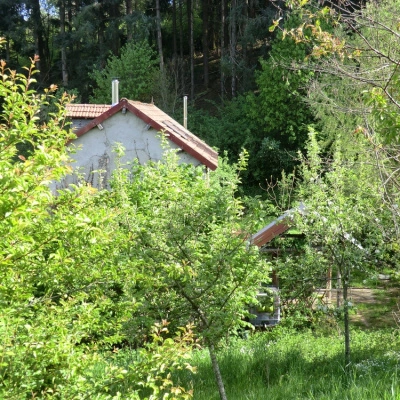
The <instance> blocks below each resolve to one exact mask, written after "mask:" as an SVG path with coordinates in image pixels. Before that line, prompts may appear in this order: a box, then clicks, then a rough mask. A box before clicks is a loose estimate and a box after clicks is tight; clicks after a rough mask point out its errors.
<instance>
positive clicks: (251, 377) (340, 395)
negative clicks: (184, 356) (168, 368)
mask: <svg viewBox="0 0 400 400" xmlns="http://www.w3.org/2000/svg"><path fill="white" fill-rule="evenodd" d="M343 359H344V356H343V338H342V337H341V336H339V335H335V336H316V335H315V333H312V332H305V333H296V332H279V331H278V330H276V333H264V334H257V335H253V336H252V337H251V338H250V339H247V340H244V339H237V340H234V341H232V342H231V343H230V344H229V345H227V346H226V347H225V348H224V349H223V350H222V351H221V352H220V357H219V361H220V366H221V372H222V375H223V378H224V381H225V385H226V390H227V396H228V399H230V400H232V399H237V400H246V399H260V400H261V399H272V400H274V399H276V400H278V399H338V400H339V399H340V400H343V399H352V400H353V399H355V400H358V399H360V400H361V399H362V400H366V399H368V400H372V399H379V400H381V399H396V400H397V399H400V374H398V367H399V365H400V364H399V363H400V338H399V335H398V334H397V332H396V331H395V330H379V331H374V332H365V331H355V332H353V333H352V365H351V366H350V367H349V368H348V371H349V372H348V373H345V372H344V366H343ZM192 363H193V364H194V365H195V366H196V367H197V373H196V374H191V373H189V372H184V373H181V374H180V375H179V376H178V377H177V378H178V379H179V382H180V384H182V385H183V386H193V388H194V399H195V400H212V399H216V400H217V399H219V396H218V390H217V387H216V384H215V379H214V376H213V373H212V369H211V365H210V361H209V358H208V353H207V352H206V351H205V350H202V351H196V352H195V353H194V355H193V361H192Z"/></svg>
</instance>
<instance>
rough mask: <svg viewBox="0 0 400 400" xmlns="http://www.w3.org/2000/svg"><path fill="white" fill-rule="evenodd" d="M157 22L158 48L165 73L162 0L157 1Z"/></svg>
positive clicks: (161, 67)
mask: <svg viewBox="0 0 400 400" xmlns="http://www.w3.org/2000/svg"><path fill="white" fill-rule="evenodd" d="M156 21H157V47H158V56H159V57H160V71H161V74H163V73H164V57H163V48H162V36H161V14H160V0H156Z"/></svg>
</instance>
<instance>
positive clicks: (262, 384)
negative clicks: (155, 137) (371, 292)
mask: <svg viewBox="0 0 400 400" xmlns="http://www.w3.org/2000/svg"><path fill="white" fill-rule="evenodd" d="M263 4H264V3H261V2H258V1H256V0H254V1H239V0H235V1H233V0H232V1H226V0H221V1H219V2H212V4H211V2H210V1H207V0H204V1H201V2H198V1H194V0H192V1H187V2H182V1H172V2H170V1H156V2H154V4H152V2H147V1H135V2H132V1H129V0H126V1H125V2H122V1H105V0H104V1H83V2H74V1H68V0H65V1H64V0H61V1H57V2H52V1H38V0H30V1H3V2H0V7H1V10H2V14H1V17H0V32H1V35H3V36H4V37H5V39H4V43H2V44H3V47H2V52H3V53H2V57H3V58H4V60H2V61H1V76H2V79H1V81H0V105H1V114H0V235H1V237H2V240H1V241H0V268H1V269H0V273H1V277H0V278H1V279H0V310H1V318H0V337H1V342H0V353H1V358H0V397H2V398H5V399H25V398H26V399H29V398H59V399H67V398H76V399H79V398H82V399H83V398H94V399H119V398H121V399H158V398H174V399H187V398H190V397H192V395H193V393H192V391H191V385H192V382H193V384H194V387H193V389H194V391H195V395H194V396H195V398H199V399H201V398H202V396H205V397H203V398H211V396H212V395H211V394H209V392H208V389H209V388H210V387H211V385H208V384H206V386H207V387H205V386H204V382H202V379H209V378H203V376H204V377H206V376H207V374H208V372H207V371H206V370H210V369H211V368H212V370H213V374H214V377H215V378H216V381H217V387H218V391H219V396H220V398H221V399H223V400H224V399H226V398H227V395H228V396H233V394H232V386H231V384H232V381H231V380H230V379H231V378H230V374H231V376H234V377H236V375H235V373H237V371H232V369H229V368H226V363H227V364H228V365H230V366H231V367H232V364H233V361H232V359H234V360H235V362H234V364H235V365H236V364H240V362H239V361H236V360H237V357H243V358H242V360H243V365H244V366H245V367H246V372H249V374H248V375H249V377H251V381H249V382H248V383H247V384H248V385H250V386H251V385H252V384H254V395H253V394H251V395H252V396H253V397H249V398H265V397H267V396H268V394H269V393H270V394H271V397H272V398H274V397H273V396H275V398H283V397H284V398H339V397H340V398H343V393H346V396H347V397H348V398H363V397H362V396H364V398H378V394H377V393H378V391H381V394H382V396H381V397H380V398H392V399H395V398H397V397H398V386H399V385H398V381H397V372H396V371H397V366H398V346H399V341H398V332H397V330H396V329H393V330H391V331H388V330H382V331H377V332H373V333H364V332H358V331H355V330H354V329H353V324H352V319H351V315H352V313H353V312H354V309H353V307H352V303H351V299H350V295H349V293H350V288H351V286H353V285H355V284H357V285H362V284H363V283H364V282H371V281H377V277H378V276H379V275H382V274H383V275H385V276H389V277H390V279H391V281H392V282H398V277H399V269H398V259H399V256H398V251H399V248H400V243H399V233H400V232H399V207H398V204H399V187H400V182H399V179H398V176H399V167H398V164H399V153H398V146H399V143H398V142H399V139H398V138H399V135H398V133H399V132H398V130H399V126H400V123H399V108H400V98H399V90H398V86H399V76H400V75H399V71H398V59H399V54H400V50H399V45H398V43H399V38H400V31H399V23H398V18H397V10H398V9H399V8H400V1H399V0H385V1H380V2H379V4H378V2H375V1H369V2H354V3H352V2H345V4H343V3H342V2H332V3H331V2H329V1H327V2H324V4H323V5H321V2H316V3H314V2H311V1H305V0H302V1H287V2H285V3H284V2H280V1H273V2H268V3H267V4H268V5H267V6H264V5H263ZM153 24H154V25H153ZM183 38H186V39H185V40H183ZM187 39H188V40H187ZM178 49H179V50H178ZM200 50H201V52H202V56H201V57H198V56H199V51H200ZM110 51H111V54H110ZM32 52H35V53H37V54H38V55H39V57H35V58H33V59H32V60H30V62H29V60H28V56H29V55H30V54H31V53H32ZM259 56H261V57H262V58H261V59H258V57H259ZM211 60H213V62H214V61H215V64H213V62H211ZM200 61H201V63H200ZM24 65H28V66H29V67H28V68H25V69H20V68H21V67H23V66H24ZM214 65H217V67H216V68H215V71H217V73H216V75H218V78H217V79H213V78H211V77H212V76H213V75H212V68H214ZM36 68H39V69H40V72H39V71H38V70H37V69H36ZM200 68H202V72H201V74H202V79H200V78H199V76H200V72H199V71H200ZM15 69H16V70H18V71H17V72H16V71H15ZM133 71H134V72H135V73H134V74H132V72H133ZM116 75H117V76H119V78H120V80H121V83H122V84H121V86H122V87H124V86H125V88H124V89H123V90H126V92H123V95H124V96H127V97H130V98H132V99H140V100H144V101H150V97H151V96H154V99H155V101H156V103H157V104H160V106H162V108H164V109H165V110H167V111H169V112H176V103H177V99H178V98H179V97H180V95H181V94H183V93H185V92H186V93H190V99H191V100H192V107H193V108H192V112H191V118H190V121H189V123H190V128H191V129H192V130H193V131H194V132H195V133H196V134H199V135H200V136H202V137H203V138H205V139H206V140H207V141H208V142H209V143H210V144H212V145H214V146H217V147H218V148H219V149H220V151H221V155H222V154H223V153H224V152H225V151H226V152H227V155H228V156H227V158H224V157H221V159H220V165H219V168H218V169H217V170H216V171H215V172H212V173H210V174H209V175H205V174H204V171H203V170H202V169H200V168H194V167H191V166H184V165H179V163H178V162H177V154H176V153H175V152H174V151H171V150H170V149H168V147H166V149H165V156H164V159H163V162H160V163H150V164H148V165H146V166H140V165H137V164H135V163H134V162H133V164H131V166H130V167H129V168H130V170H128V169H126V166H120V167H121V168H118V169H117V170H116V171H115V174H114V178H113V184H112V189H111V190H109V191H96V190H94V189H93V188H91V187H90V186H86V185H84V184H79V185H76V186H73V187H70V188H69V189H68V190H61V191H59V192H58V193H57V195H54V193H52V192H51V189H50V187H49V184H50V183H51V182H52V181H54V180H59V179H61V177H62V176H64V175H65V174H67V173H69V172H70V168H71V167H70V166H69V156H68V153H67V151H66V148H65V143H66V141H68V140H69V139H70V138H71V137H72V136H71V133H70V131H69V128H68V124H67V123H66V121H65V111H64V105H65V103H66V102H68V101H70V100H71V99H70V97H69V96H68V95H67V94H61V93H62V91H58V92H57V91H56V90H57V87H56V86H55V85H53V86H50V89H45V88H46V87H47V85H48V83H57V84H59V85H60V86H63V90H64V89H68V90H71V91H72V92H75V93H78V96H80V97H81V99H82V100H83V101H86V100H87V99H89V98H90V99H91V101H101V102H103V101H106V98H107V94H106V92H107V85H108V81H109V79H110V77H113V76H116ZM124 82H125V85H124ZM228 82H229V84H228ZM128 83H129V84H128ZM155 83H156V84H155ZM215 87H218V91H219V96H213V97H212V100H213V102H212V103H209V104H208V105H207V106H205V104H207V102H204V101H202V100H204V98H206V97H205V96H206V95H208V94H209V93H212V91H213V88H215ZM228 87H229V90H228ZM147 96H148V97H149V98H147ZM57 99H58V100H57ZM210 104H211V105H210ZM200 106H201V107H200ZM243 148H246V149H247V150H243ZM115 151H116V152H117V153H119V154H122V152H123V149H121V148H119V147H116V148H115ZM294 167H296V168H295V169H294ZM282 171H283V173H282ZM271 177H272V178H271ZM260 185H261V187H262V189H264V190H262V191H261V193H262V194H263V197H257V196H253V195H254V194H255V193H258V194H259V193H260ZM287 209H291V210H292V211H291V212H290V213H289V214H288V220H287V223H288V224H290V225H295V226H296V233H295V234H294V235H292V236H289V235H287V236H284V237H278V238H275V239H274V241H273V242H271V244H270V248H269V249H263V250H266V251H264V252H259V251H258V248H256V247H255V246H252V245H251V243H249V240H248V239H249V234H250V233H253V232H255V231H257V230H258V229H259V228H260V227H262V226H264V225H266V224H267V223H268V222H269V221H270V220H271V219H273V218H274V217H276V216H278V215H280V214H281V213H282V212H283V211H284V210H287ZM276 255H279V256H278V257H277V256H276ZM271 269H274V270H275V271H277V273H278V275H279V277H280V285H281V287H280V289H281V300H282V306H283V307H282V312H283V317H284V322H283V327H282V328H279V329H276V330H275V331H272V332H270V333H268V334H266V335H259V336H256V338H254V339H251V340H250V341H249V342H242V341H235V340H233V339H232V336H231V335H233V334H237V335H243V329H244V328H245V327H246V326H248V325H246V322H245V321H246V318H248V317H249V315H248V312H247V311H246V310H247V308H248V305H249V304H253V303H254V302H255V301H256V300H255V299H256V294H257V291H258V290H259V285H260V282H264V283H267V282H268V281H269V274H270V272H271ZM327 271H329V272H330V275H329V276H331V277H333V278H327ZM329 282H330V283H333V286H334V287H335V289H336V291H337V292H338V293H339V294H340V293H342V295H341V296H338V301H337V302H335V303H336V304H335V305H333V304H330V305H329V306H328V305H326V304H324V303H323V301H322V300H321V297H320V296H319V295H318V294H316V292H315V289H316V288H319V287H324V286H325V285H326V284H327V283H329ZM389 311H391V310H389ZM397 322H398V318H397ZM321 326H322V327H323V329H321ZM285 327H290V329H286V328H285ZM317 328H318V329H317ZM372 328H373V327H372ZM332 332H336V334H335V335H333V334H332ZM245 334H246V333H245ZM250 336H251V335H250ZM226 342H228V343H231V345H230V346H228V347H226V344H225V343H226ZM238 349H240V351H238ZM242 349H243V351H242ZM310 349H312V350H313V351H314V353H312V354H311V351H310ZM206 350H207V352H208V355H209V358H208V356H207V360H210V365H208V364H207V365H206V364H205V363H204V361H203V360H202V359H203V355H204V351H206ZM248 352H250V353H251V354H252V358H251V360H249V359H246V357H247V356H246V355H247V353H248ZM190 356H193V357H194V358H193V362H190V361H189V358H190ZM218 356H220V357H218ZM265 359H268V360H269V361H268V362H269V364H268V365H267V367H266V366H265ZM326 359H329V360H330V361H331V363H326V362H325V361H326ZM226 360H228V361H226ZM322 361H323V362H322ZM207 363H208V361H207ZM192 364H193V365H194V364H197V366H198V368H199V375H198V376H199V378H198V381H196V377H193V376H192V372H191V371H193V369H194V368H193V366H192ZM326 364H328V365H326ZM224 365H225V366H224ZM375 365H384V366H385V367H386V368H387V369H386V370H385V372H382V373H381V374H380V373H378V371H377V370H376V369H375ZM311 370H313V371H314V370H315V371H316V373H315V381H313V382H310V381H309V380H307V378H308V376H309V375H311V372H310V371H311ZM252 371H253V372H254V371H255V373H253V372H252ZM360 371H361V372H360ZM364 372H365V373H366V375H365V374H364ZM305 374H308V376H306V375H305ZM246 376H247V375H246ZM332 376H333V378H332ZM215 378H214V379H215ZM232 379H233V378H232ZM224 380H225V383H227V390H225V385H224ZM299 381H300V382H301V383H302V384H301V385H299V384H297V385H296V384H295V383H298V382H299ZM207 382H208V381H207ZM243 385H244V384H243ZM295 386H296V388H297V389H293V387H295ZM299 388H301V390H300V389H299ZM294 390H296V396H297V397H295V396H290V394H288V393H289V392H292V391H294ZM212 391H213V393H214V396H216V391H217V389H215V388H213V389H212ZM248 395H249V396H250V393H248ZM257 396H258V397H257ZM365 396H366V397H365ZM242 398H243V397H242Z"/></svg>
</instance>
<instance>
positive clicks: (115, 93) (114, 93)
mask: <svg viewBox="0 0 400 400" xmlns="http://www.w3.org/2000/svg"><path fill="white" fill-rule="evenodd" d="M118 103H119V80H118V78H113V79H112V83H111V104H112V105H113V106H115V105H116V104H118Z"/></svg>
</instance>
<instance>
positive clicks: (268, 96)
mask: <svg viewBox="0 0 400 400" xmlns="http://www.w3.org/2000/svg"><path fill="white" fill-rule="evenodd" d="M296 22H297V23H298V22H299V21H298V18H296V17H292V18H289V19H288V21H287V22H286V24H285V26H291V25H293V24H295V23H296ZM306 55H307V49H306V46H305V45H303V44H301V43H296V42H295V41H294V40H293V39H291V38H289V37H286V38H282V35H281V34H280V35H278V37H277V38H276V39H275V41H274V43H273V45H272V48H271V51H270V53H269V58H268V59H267V60H261V71H260V72H258V74H257V78H256V81H257V86H258V88H259V93H258V95H257V96H249V97H248V102H249V103H250V105H249V107H248V118H249V119H251V120H255V121H257V125H258V126H259V127H260V128H261V129H259V131H258V132H254V133H253V137H252V140H251V141H250V143H249V144H248V146H247V148H248V149H249V151H250V148H251V149H252V151H251V154H252V155H253V157H254V159H255V160H256V162H257V163H258V164H264V163H265V162H267V163H269V164H270V171H271V172H270V175H271V174H273V175H274V176H277V175H278V174H280V172H281V171H282V170H285V171H287V172H291V170H292V169H293V166H294V164H295V160H294V158H295V154H296V152H297V150H299V149H300V150H302V149H304V143H305V140H306V138H307V130H308V128H307V127H308V125H310V124H312V123H313V122H314V117H313V114H312V112H311V110H310V109H309V106H308V105H307V103H306V102H305V96H306V90H307V85H308V83H309V82H310V80H311V78H312V77H313V73H312V72H311V71H307V70H301V69H295V68H292V66H293V64H294V63H296V62H302V61H303V60H304V59H305V57H306ZM270 159H272V160H273V161H274V162H268V161H267V160H270ZM260 172H261V171H260ZM260 172H259V173H258V178H259V179H261V178H262V176H261V173H260ZM264 174H265V172H264ZM267 176H268V175H267ZM267 176H265V175H264V177H263V178H264V179H265V178H266V177H267Z"/></svg>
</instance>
